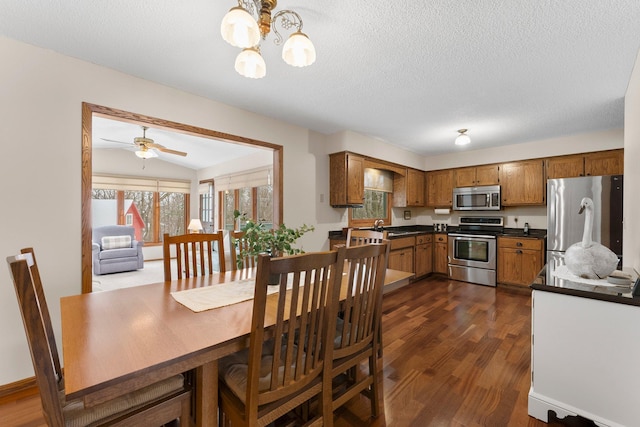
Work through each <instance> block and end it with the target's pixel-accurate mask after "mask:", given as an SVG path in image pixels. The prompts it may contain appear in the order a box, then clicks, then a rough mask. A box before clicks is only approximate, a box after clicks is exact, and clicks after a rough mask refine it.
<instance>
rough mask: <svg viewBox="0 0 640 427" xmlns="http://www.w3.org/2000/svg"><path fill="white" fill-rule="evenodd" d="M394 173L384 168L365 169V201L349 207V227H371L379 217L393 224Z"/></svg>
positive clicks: (386, 222)
mask: <svg viewBox="0 0 640 427" xmlns="http://www.w3.org/2000/svg"><path fill="white" fill-rule="evenodd" d="M392 192H393V173H392V172H391V171H388V170H384V169H373V168H366V169H365V170H364V203H363V206H362V207H361V208H350V209H349V227H363V226H364V227H371V226H373V223H374V222H375V221H376V220H377V219H381V220H383V221H384V223H385V224H386V225H391V201H390V200H389V198H390V197H391V194H393V193H392Z"/></svg>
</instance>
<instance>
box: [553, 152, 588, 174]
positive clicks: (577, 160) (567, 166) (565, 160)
mask: <svg viewBox="0 0 640 427" xmlns="http://www.w3.org/2000/svg"><path fill="white" fill-rule="evenodd" d="M576 176H584V156H583V155H582V154H575V155H572V156H558V157H552V158H550V159H547V178H548V179H554V178H573V177H576Z"/></svg>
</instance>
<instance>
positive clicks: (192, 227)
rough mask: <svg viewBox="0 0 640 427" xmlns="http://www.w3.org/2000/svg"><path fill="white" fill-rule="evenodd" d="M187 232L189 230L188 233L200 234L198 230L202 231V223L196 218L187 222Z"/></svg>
mask: <svg viewBox="0 0 640 427" xmlns="http://www.w3.org/2000/svg"><path fill="white" fill-rule="evenodd" d="M187 230H189V233H200V230H202V222H200V220H199V219H198V218H193V219H192V220H191V222H189V226H188V227H187Z"/></svg>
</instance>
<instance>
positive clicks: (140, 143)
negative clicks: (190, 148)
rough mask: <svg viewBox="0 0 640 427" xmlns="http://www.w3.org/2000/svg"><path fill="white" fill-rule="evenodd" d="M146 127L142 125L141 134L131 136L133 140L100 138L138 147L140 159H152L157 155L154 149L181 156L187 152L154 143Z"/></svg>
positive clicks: (137, 154) (137, 151) (137, 152)
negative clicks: (148, 136) (148, 135)
mask: <svg viewBox="0 0 640 427" xmlns="http://www.w3.org/2000/svg"><path fill="white" fill-rule="evenodd" d="M147 129H149V128H148V127H147V126H142V136H138V137H135V138H133V142H124V141H115V140H113V139H106V138H101V139H102V140H104V141H109V142H117V143H119V144H127V145H131V144H133V145H135V146H136V147H138V150H136V156H138V157H140V158H141V159H152V158H154V157H158V153H156V152H155V150H157V151H161V152H163V153H167V154H175V155H177V156H182V157H185V156H186V155H187V153H185V152H184V151H177V150H171V149H169V148H166V147H165V146H164V145H160V144H156V143H155V142H153V139H151V138H147Z"/></svg>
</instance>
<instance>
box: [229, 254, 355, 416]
mask: <svg viewBox="0 0 640 427" xmlns="http://www.w3.org/2000/svg"><path fill="white" fill-rule="evenodd" d="M343 264H344V261H343V260H342V259H340V256H339V254H338V252H336V251H331V252H314V253H305V254H300V255H293V256H287V257H282V258H270V257H269V256H268V255H259V256H258V258H257V271H256V285H255V298H254V302H253V317H252V324H251V331H252V332H251V335H250V338H249V348H248V349H246V350H243V351H241V352H240V353H236V354H234V355H231V356H229V357H227V358H224V359H222V360H221V361H220V363H219V375H220V380H219V397H220V399H219V401H220V425H228V423H229V422H230V423H231V425H232V426H233V427H235V426H265V425H268V424H270V423H272V422H274V421H276V420H277V419H279V418H281V417H282V416H283V415H288V416H292V415H291V414H292V412H294V410H295V409H297V408H298V407H300V406H302V405H304V404H305V403H307V402H308V401H309V400H310V399H312V398H314V397H316V398H317V399H318V402H319V403H318V408H317V410H315V411H314V412H315V413H313V414H310V415H311V416H310V418H311V419H307V420H306V421H307V424H305V425H318V426H328V427H331V426H332V425H333V414H332V411H331V389H330V381H331V378H330V377H329V376H328V375H329V372H325V368H326V369H330V366H331V365H330V363H327V362H326V361H327V360H331V355H330V353H329V351H330V350H332V348H333V338H334V334H335V332H334V331H335V322H336V317H337V312H336V306H334V305H331V304H329V302H330V301H332V300H333V299H334V296H335V295H336V294H337V293H339V289H340V283H341V277H342V266H343ZM273 274H275V275H279V277H280V280H279V283H278V285H277V286H278V288H277V293H276V294H273V295H268V289H269V288H270V286H269V276H270V275H273ZM293 319H295V320H293ZM325 375H326V377H325ZM327 381H328V382H329V385H328V388H327Z"/></svg>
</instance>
